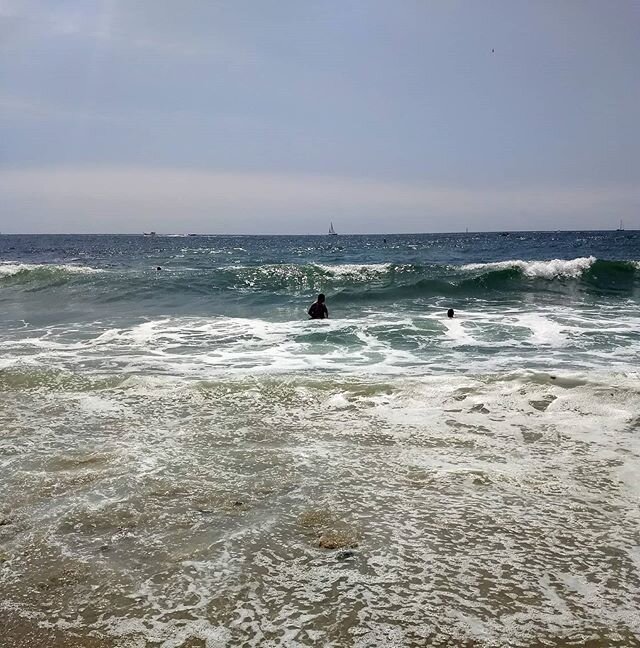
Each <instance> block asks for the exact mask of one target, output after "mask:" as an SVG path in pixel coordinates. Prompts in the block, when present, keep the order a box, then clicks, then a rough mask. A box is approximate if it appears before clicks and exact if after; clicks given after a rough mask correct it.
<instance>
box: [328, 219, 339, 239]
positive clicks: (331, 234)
mask: <svg viewBox="0 0 640 648" xmlns="http://www.w3.org/2000/svg"><path fill="white" fill-rule="evenodd" d="M329 236H338V232H336V231H335V230H334V229H333V221H331V225H329Z"/></svg>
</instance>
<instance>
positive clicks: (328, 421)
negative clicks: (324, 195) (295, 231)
mask: <svg viewBox="0 0 640 648" xmlns="http://www.w3.org/2000/svg"><path fill="white" fill-rule="evenodd" d="M157 266H160V267H161V268H162V269H161V270H160V271H158V270H156V268H157ZM320 291H322V292H325V293H326V295H327V304H328V308H329V311H330V319H329V320H328V321H310V320H308V319H307V317H306V315H305V313H306V309H307V308H308V306H309V304H310V303H311V301H313V299H314V297H315V295H316V294H317V293H318V292H320ZM450 307H452V308H454V309H455V310H456V317H455V318H454V319H452V320H450V319H448V318H447V317H446V310H447V309H448V308H450ZM639 331H640V233H636V232H566V233H535V232H530V233H520V232H519V233H503V234H500V233H494V234H482V233H480V234H471V233H470V234H462V235H453V234H451V235H415V236H407V235H402V236H394V235H387V236H386V237H382V236H339V237H318V236H316V237H218V236H216V237H206V236H188V237H160V236H159V237H141V236H139V237H129V236H0V349H1V351H2V353H1V354H0V394H1V397H2V398H1V401H0V423H1V428H0V429H1V430H2V432H1V436H0V453H1V454H0V465H1V466H2V471H1V472H0V492H1V494H2V500H1V501H2V510H0V517H2V519H3V521H4V522H5V523H4V524H2V525H0V543H2V544H1V549H0V551H1V552H2V560H3V562H2V563H1V565H0V584H1V585H2V588H3V593H4V603H3V605H4V606H5V608H7V609H11V610H13V611H14V612H15V613H16V614H20V615H25V616H29V617H30V618H32V619H35V620H36V622H39V623H54V624H57V626H58V627H60V628H62V629H64V631H65V632H68V633H71V634H77V635H79V636H88V635H89V634H91V633H94V634H97V635H98V636H101V637H105V638H106V639H107V640H109V641H112V642H113V645H132V646H139V645H147V644H149V645H151V644H152V642H155V643H153V645H160V646H163V647H165V648H169V647H170V646H183V645H184V646H192V645H206V646H226V645H229V646H236V645H290V646H299V645H300V646H306V645H318V646H319V645H322V646H346V645H354V646H380V645H396V646H414V645H415V646H421V645H467V644H468V645H478V646H485V645H486V646H499V645H505V644H506V643H507V642H509V644H510V645H513V646H533V645H536V646H537V645H552V646H565V645H566V646H582V645H585V643H586V642H587V641H591V642H593V643H591V644H589V645H593V646H614V645H618V646H631V645H640V643H639V640H638V634H639V633H640V626H639V625H638V619H639V618H640V614H639V613H640V609H639V608H640V602H639V599H638V592H639V591H640V557H639V554H638V549H637V547H638V540H639V538H640V514H639V513H638V510H639V509H638V503H639V498H640V489H639V486H638V478H637V475H638V474H639V473H638V469H639V468H640V440H639V438H640V437H639V430H640V382H639V378H640V374H638V369H637V367H638V366H639V365H640V332H639ZM345 552H346V553H345ZM198 642H199V643H198ZM465 642H466V643H465Z"/></svg>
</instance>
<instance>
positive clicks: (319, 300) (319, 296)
mask: <svg viewBox="0 0 640 648" xmlns="http://www.w3.org/2000/svg"><path fill="white" fill-rule="evenodd" d="M318 303H319V304H324V293H320V294H319V295H318Z"/></svg>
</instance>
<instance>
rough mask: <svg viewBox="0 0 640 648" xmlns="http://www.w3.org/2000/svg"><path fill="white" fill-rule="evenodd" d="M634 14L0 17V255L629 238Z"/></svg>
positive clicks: (279, 9)
mask: <svg viewBox="0 0 640 648" xmlns="http://www.w3.org/2000/svg"><path fill="white" fill-rule="evenodd" d="M639 65H640V2H637V0H616V1H615V2H603V1H601V0H563V1H562V2H558V1H557V0H536V2H530V1H529V0H502V1H498V0H478V1H475V0H465V1H462V0H440V1H436V0H384V1H382V0H358V1H354V0H323V1H322V2H311V1H308V2H305V1H301V0H251V1H248V0H221V1H208V0H174V1H172V2H169V1H167V0H93V1H92V0H48V1H39V0H24V1H22V0H0V232H3V233H13V232H24V233H38V232H43V233H70V232H73V233H85V232H86V233H94V232H95V233H111V232H113V233H138V232H142V231H149V230H155V231H157V232H159V233H160V232H166V233H169V232H172V233H220V234H224V233H239V234H251V233H262V234H278V233H292V234H298V233H299V234H306V233H310V234H313V233H319V234H322V233H325V232H326V231H327V229H328V226H329V223H330V222H331V221H333V223H334V226H335V228H336V230H337V231H338V232H339V233H376V232H378V233H391V232H438V231H445V232H447V231H464V230H465V229H466V228H469V230H470V231H479V230H488V231H492V230H532V229H544V230H549V229H551V230H555V229H611V228H616V227H618V226H619V222H620V220H621V219H622V220H623V221H624V226H625V227H626V228H627V229H632V228H640V127H639V122H638V118H639V116H640V74H639V69H640V68H639Z"/></svg>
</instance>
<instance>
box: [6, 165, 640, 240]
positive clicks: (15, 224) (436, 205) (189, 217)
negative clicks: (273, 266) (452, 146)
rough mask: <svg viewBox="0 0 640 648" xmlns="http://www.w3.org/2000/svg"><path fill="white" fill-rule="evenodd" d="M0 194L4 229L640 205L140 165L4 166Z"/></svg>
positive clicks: (450, 225) (371, 225)
mask: <svg viewBox="0 0 640 648" xmlns="http://www.w3.org/2000/svg"><path fill="white" fill-rule="evenodd" d="M0 194H1V195H2V196H3V203H4V208H3V215H2V216H0V229H1V230H2V231H5V232H7V231H45V232H56V231H77V232H92V231H93V232H138V231H141V230H142V229H156V230H158V231H178V232H180V231H187V230H188V231H202V232H212V233H213V232H237V233H277V232H280V233H287V232H291V233H298V232H317V231H320V232H322V231H324V229H325V227H324V225H325V222H324V221H325V220H327V219H329V218H333V219H339V221H340V224H341V227H342V231H347V230H348V231H365V232H366V231H451V230H453V229H461V228H463V227H464V225H465V224H466V225H467V226H470V227H473V224H474V223H475V222H478V221H481V222H482V223H483V228H484V229H491V228H492V225H493V227H495V228H496V229H503V228H505V229H506V228H510V229H536V228H544V227H546V228H548V229H557V228H563V227H564V228H576V229H578V228H580V227H585V228H589V227H592V228H593V227H603V226H604V227H609V226H612V224H615V222H616V221H615V219H617V218H620V217H627V216H628V215H630V214H633V213H634V212H637V208H638V206H639V205H640V188H638V187H635V186H633V187H631V186H603V187H564V188H558V187H542V186H538V187H521V188H503V189H490V188H481V189H480V188H469V187H462V186H459V187H455V186H428V185H421V184H415V183H402V182H388V181H386V182H385V181H382V182H381V181H377V180H371V179H361V178H348V177H332V176H323V175H297V174H271V173H234V172H216V171H202V170H185V169H168V168H140V167H101V168H56V169H49V168H43V169H4V170H0ZM532 215H535V224H533V223H532V222H531V220H530V217H531V216H532ZM2 221H4V222H2ZM25 228H26V229H25Z"/></svg>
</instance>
